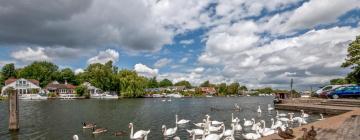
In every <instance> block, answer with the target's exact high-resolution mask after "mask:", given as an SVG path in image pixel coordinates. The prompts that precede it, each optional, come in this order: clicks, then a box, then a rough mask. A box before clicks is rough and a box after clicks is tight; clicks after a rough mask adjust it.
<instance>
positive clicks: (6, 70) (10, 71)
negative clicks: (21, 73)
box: [1, 63, 16, 79]
mask: <svg viewBox="0 0 360 140" xmlns="http://www.w3.org/2000/svg"><path fill="white" fill-rule="evenodd" d="M1 73H2V76H3V78H4V79H8V78H10V77H14V78H15V77H16V71H15V66H14V63H10V64H6V65H4V66H3V67H2V70H1Z"/></svg>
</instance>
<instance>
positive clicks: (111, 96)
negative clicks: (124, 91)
mask: <svg viewBox="0 0 360 140" xmlns="http://www.w3.org/2000/svg"><path fill="white" fill-rule="evenodd" d="M90 97H91V98H94V99H118V98H119V96H117V95H110V94H92V95H91V96H90Z"/></svg>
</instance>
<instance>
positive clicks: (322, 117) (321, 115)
mask: <svg viewBox="0 0 360 140" xmlns="http://www.w3.org/2000/svg"><path fill="white" fill-rule="evenodd" d="M317 120H318V121H321V120H324V115H323V114H321V113H320V119H317Z"/></svg>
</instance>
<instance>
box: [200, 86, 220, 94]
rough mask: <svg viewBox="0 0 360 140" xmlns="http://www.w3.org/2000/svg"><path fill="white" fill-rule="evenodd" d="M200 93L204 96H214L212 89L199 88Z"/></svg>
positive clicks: (214, 91)
mask: <svg viewBox="0 0 360 140" xmlns="http://www.w3.org/2000/svg"><path fill="white" fill-rule="evenodd" d="M199 89H200V92H201V93H202V94H204V95H214V94H215V93H216V90H215V88H214V87H199Z"/></svg>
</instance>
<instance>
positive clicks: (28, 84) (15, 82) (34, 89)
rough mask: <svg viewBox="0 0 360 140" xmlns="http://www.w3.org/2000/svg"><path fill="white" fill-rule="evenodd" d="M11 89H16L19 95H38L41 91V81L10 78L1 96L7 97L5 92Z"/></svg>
mask: <svg viewBox="0 0 360 140" xmlns="http://www.w3.org/2000/svg"><path fill="white" fill-rule="evenodd" d="M9 87H12V88H14V89H15V90H16V92H17V93H18V95H24V94H38V93H39V92H40V91H41V87H40V86H39V81H37V80H34V79H24V78H20V79H16V78H9V79H7V80H6V81H5V86H4V87H3V88H2V89H1V95H3V96H6V94H7V93H5V90H6V89H7V88H9Z"/></svg>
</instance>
